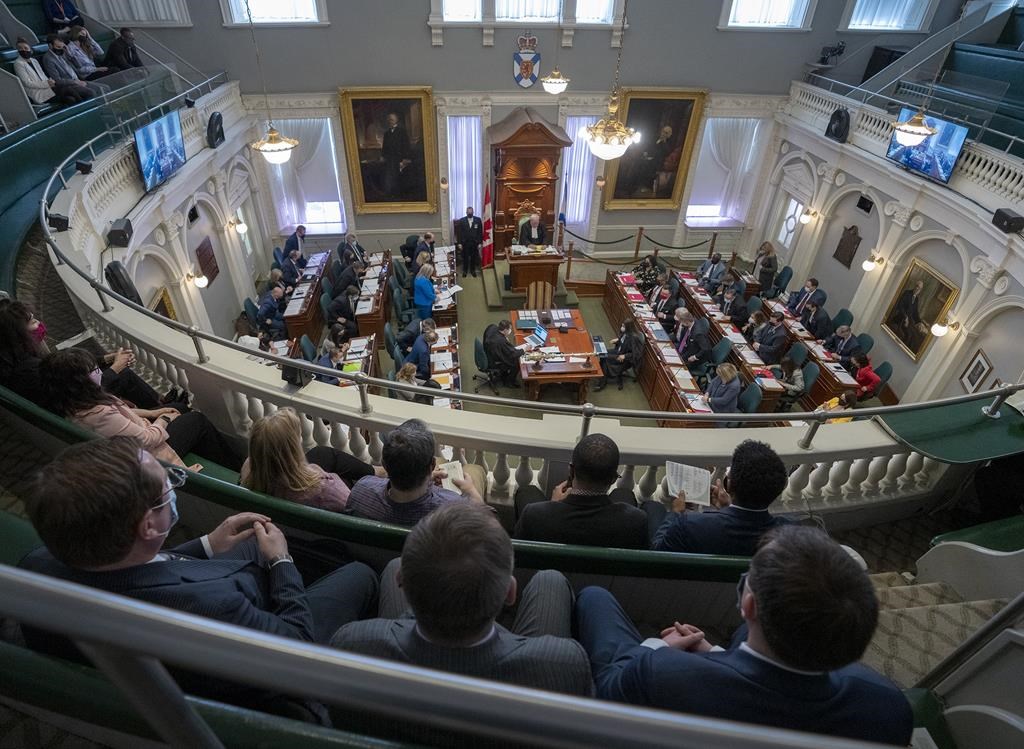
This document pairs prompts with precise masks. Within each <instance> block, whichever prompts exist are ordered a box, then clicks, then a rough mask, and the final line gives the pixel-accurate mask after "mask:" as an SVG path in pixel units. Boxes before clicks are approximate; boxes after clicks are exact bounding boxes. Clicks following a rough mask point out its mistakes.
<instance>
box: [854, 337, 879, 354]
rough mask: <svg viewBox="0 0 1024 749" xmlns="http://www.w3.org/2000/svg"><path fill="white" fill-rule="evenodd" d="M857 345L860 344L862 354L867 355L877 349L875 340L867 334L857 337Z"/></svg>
mask: <svg viewBox="0 0 1024 749" xmlns="http://www.w3.org/2000/svg"><path fill="white" fill-rule="evenodd" d="M857 343H859V344H860V352H861V353H862V354H866V353H867V352H869V351H870V350H871V349H873V348H874V347H875V339H874V338H872V337H871V336H869V335H868V334H867V333H861V334H860V335H858V336H857Z"/></svg>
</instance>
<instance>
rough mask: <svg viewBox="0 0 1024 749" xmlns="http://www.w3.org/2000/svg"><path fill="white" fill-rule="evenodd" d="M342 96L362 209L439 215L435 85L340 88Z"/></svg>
mask: <svg viewBox="0 0 1024 749" xmlns="http://www.w3.org/2000/svg"><path fill="white" fill-rule="evenodd" d="M338 98H339V106H340V108H341V128H342V133H343V136H344V140H345V157H346V159H347V160H348V173H349V180H350V182H351V184H352V194H353V197H354V202H355V210H356V213H436V212H437V192H438V184H437V182H438V176H437V134H436V132H435V124H436V123H435V114H434V96H433V89H432V88H431V87H430V86H385V87H381V88H374V87H365V86H362V87H356V88H339V89H338ZM392 115H394V117H395V118H396V119H397V122H396V123H395V126H394V127H389V126H390V125H391V121H390V119H389V118H391V117H392Z"/></svg>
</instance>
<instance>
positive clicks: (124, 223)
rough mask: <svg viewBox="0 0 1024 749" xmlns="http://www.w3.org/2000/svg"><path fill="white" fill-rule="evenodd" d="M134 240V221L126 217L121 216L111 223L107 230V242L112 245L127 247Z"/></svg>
mask: <svg viewBox="0 0 1024 749" xmlns="http://www.w3.org/2000/svg"><path fill="white" fill-rule="evenodd" d="M131 241H132V222H131V221H129V220H128V219H126V218H119V219H117V221H114V222H113V223H112V224H111V225H110V231H108V232H107V244H109V245H110V246H111V247H127V246H128V243H129V242H131Z"/></svg>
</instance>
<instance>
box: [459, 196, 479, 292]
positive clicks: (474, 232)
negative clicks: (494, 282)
mask: <svg viewBox="0 0 1024 749" xmlns="http://www.w3.org/2000/svg"><path fill="white" fill-rule="evenodd" d="M455 236H456V237H458V241H459V243H458V245H456V247H457V248H461V249H462V277H463V278H465V277H466V273H472V274H473V277H474V278H476V272H477V271H478V270H480V245H481V244H483V241H484V225H483V223H482V222H481V221H480V217H479V216H474V215H473V206H469V207H468V208H467V209H466V215H465V216H463V217H462V218H460V219H459V220H458V221H456V222H455Z"/></svg>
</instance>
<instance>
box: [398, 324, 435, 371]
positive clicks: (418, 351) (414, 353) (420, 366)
mask: <svg viewBox="0 0 1024 749" xmlns="http://www.w3.org/2000/svg"><path fill="white" fill-rule="evenodd" d="M437 337H438V336H437V331H436V330H428V331H427V332H426V333H424V334H423V335H421V336H420V337H419V338H417V339H416V342H415V343H414V344H413V345H412V349H410V350H409V353H408V354H407V355H406V357H405V361H404V362H402V363H403V364H415V365H416V376H417V377H419V378H420V379H421V380H429V379H430V374H431V368H430V347H431V346H433V345H434V344H435V343H437Z"/></svg>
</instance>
